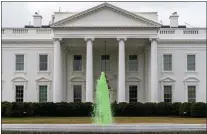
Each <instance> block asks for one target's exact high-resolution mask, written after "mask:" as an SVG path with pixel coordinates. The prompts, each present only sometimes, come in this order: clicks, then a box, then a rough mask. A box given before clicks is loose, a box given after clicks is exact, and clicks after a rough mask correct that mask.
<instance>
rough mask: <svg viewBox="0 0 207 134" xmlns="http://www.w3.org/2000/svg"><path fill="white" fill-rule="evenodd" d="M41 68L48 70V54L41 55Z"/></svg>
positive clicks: (41, 69)
mask: <svg viewBox="0 0 207 134" xmlns="http://www.w3.org/2000/svg"><path fill="white" fill-rule="evenodd" d="M39 70H40V71H47V70H48V55H39Z"/></svg>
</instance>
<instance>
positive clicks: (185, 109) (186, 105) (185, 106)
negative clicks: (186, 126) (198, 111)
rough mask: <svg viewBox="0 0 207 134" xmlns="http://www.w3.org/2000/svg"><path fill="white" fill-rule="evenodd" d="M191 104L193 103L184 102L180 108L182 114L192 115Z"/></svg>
mask: <svg viewBox="0 0 207 134" xmlns="http://www.w3.org/2000/svg"><path fill="white" fill-rule="evenodd" d="M191 105H192V103H189V102H184V103H183V104H182V105H181V106H180V109H179V114H180V116H188V117H189V116H190V115H191Z"/></svg>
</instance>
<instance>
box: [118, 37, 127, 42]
mask: <svg viewBox="0 0 207 134" xmlns="http://www.w3.org/2000/svg"><path fill="white" fill-rule="evenodd" d="M116 39H117V40H118V41H121V40H123V41H126V40H127V38H126V37H117V38H116Z"/></svg>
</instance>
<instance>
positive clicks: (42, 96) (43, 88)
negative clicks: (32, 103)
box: [39, 85, 47, 102]
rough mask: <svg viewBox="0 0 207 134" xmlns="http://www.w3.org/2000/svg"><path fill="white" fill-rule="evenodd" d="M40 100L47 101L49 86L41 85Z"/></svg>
mask: <svg viewBox="0 0 207 134" xmlns="http://www.w3.org/2000/svg"><path fill="white" fill-rule="evenodd" d="M39 102H47V86H42V85H41V86H39Z"/></svg>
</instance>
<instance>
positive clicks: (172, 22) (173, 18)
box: [170, 12, 179, 27]
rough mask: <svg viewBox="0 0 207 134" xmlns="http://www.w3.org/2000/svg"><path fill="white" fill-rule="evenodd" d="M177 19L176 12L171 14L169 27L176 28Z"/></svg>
mask: <svg viewBox="0 0 207 134" xmlns="http://www.w3.org/2000/svg"><path fill="white" fill-rule="evenodd" d="M178 17H179V15H178V14H177V12H174V13H172V15H171V16H170V27H178Z"/></svg>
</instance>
